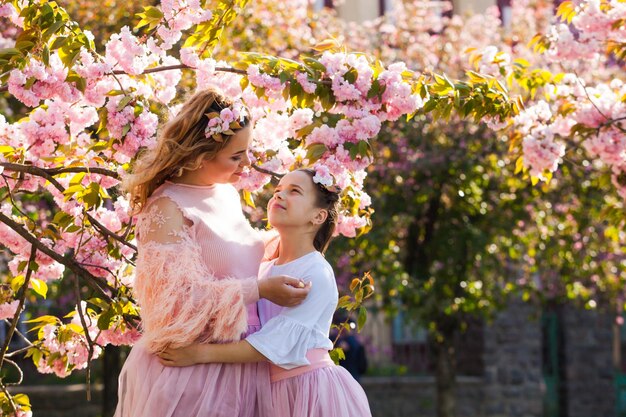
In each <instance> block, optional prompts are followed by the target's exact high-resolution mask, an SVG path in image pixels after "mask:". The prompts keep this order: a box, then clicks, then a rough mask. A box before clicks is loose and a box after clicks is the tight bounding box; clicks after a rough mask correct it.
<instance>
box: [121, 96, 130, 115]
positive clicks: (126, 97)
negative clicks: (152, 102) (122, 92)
mask: <svg viewBox="0 0 626 417" xmlns="http://www.w3.org/2000/svg"><path fill="white" fill-rule="evenodd" d="M132 100H133V96H125V97H124V98H123V99H121V100H120V102H119V103H118V104H117V111H118V112H120V111H122V110H124V107H126V106H127V105H128V103H130V102H131V101H132Z"/></svg>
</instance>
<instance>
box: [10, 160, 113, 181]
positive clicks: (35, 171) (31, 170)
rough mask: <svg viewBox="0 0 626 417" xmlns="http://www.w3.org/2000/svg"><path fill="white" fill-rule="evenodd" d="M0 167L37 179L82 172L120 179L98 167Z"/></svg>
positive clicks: (14, 165)
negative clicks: (37, 177)
mask: <svg viewBox="0 0 626 417" xmlns="http://www.w3.org/2000/svg"><path fill="white" fill-rule="evenodd" d="M0 166H1V167H4V169H6V170H7V171H15V172H25V173H27V174H32V175H37V176H39V177H43V176H44V175H43V174H44V173H45V174H47V175H50V176H55V175H60V174H66V173H72V172H75V173H79V172H84V173H86V174H98V175H105V176H107V177H111V178H115V179H117V180H119V179H120V176H119V174H118V173H117V172H115V171H112V170H110V169H106V168H98V167H93V168H92V167H64V168H39V167H36V166H33V165H23V164H13V163H10V162H0ZM45 178H47V177H45Z"/></svg>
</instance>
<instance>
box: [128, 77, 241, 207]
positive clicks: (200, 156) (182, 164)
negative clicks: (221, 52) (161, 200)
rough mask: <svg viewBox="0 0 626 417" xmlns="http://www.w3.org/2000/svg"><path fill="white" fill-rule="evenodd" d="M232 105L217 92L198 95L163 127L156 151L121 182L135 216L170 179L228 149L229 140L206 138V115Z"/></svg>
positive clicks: (145, 155) (139, 160)
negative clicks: (155, 191) (128, 196)
mask: <svg viewBox="0 0 626 417" xmlns="http://www.w3.org/2000/svg"><path fill="white" fill-rule="evenodd" d="M232 105H233V102H232V101H231V100H229V99H228V98H226V97H224V95H223V94H221V93H220V92H218V91H217V90H213V89H207V90H203V91H199V92H197V93H195V94H194V95H192V96H191V97H190V98H189V99H188V100H187V101H186V102H185V103H184V104H183V106H182V108H181V109H180V111H179V113H178V114H177V115H176V117H174V119H172V120H170V121H169V122H167V123H166V124H165V125H164V126H163V128H162V131H161V132H160V134H159V137H158V139H157V143H156V145H155V147H154V148H151V149H147V150H144V151H142V152H141V153H140V154H139V156H138V158H137V160H136V161H135V163H134V165H133V169H132V173H131V174H130V175H128V176H127V177H126V178H125V179H124V181H123V182H122V189H123V190H124V191H126V192H128V193H130V206H131V209H132V212H133V214H136V213H138V212H140V211H141V210H142V209H143V207H144V206H145V204H146V200H147V199H148V198H149V197H150V196H151V195H152V193H153V192H154V190H156V189H157V188H158V187H159V186H160V185H161V184H163V183H164V182H165V181H166V180H167V179H170V178H173V177H178V176H180V175H182V174H183V172H184V171H185V170H195V169H198V168H199V167H200V165H201V164H202V162H203V161H204V160H210V159H213V158H214V157H215V155H217V153H218V152H219V151H221V150H222V149H223V148H224V147H225V146H226V144H227V143H228V141H227V140H223V141H216V140H215V139H214V138H213V137H208V138H207V137H206V136H205V133H204V131H205V129H206V127H207V124H208V122H209V119H208V117H207V116H206V114H207V113H212V112H217V113H219V112H220V111H221V110H222V109H224V108H227V107H231V108H232ZM248 123H249V119H248V118H247V117H246V118H245V119H244V120H242V121H240V123H239V124H240V126H241V129H243V128H245V127H246V126H247V125H248Z"/></svg>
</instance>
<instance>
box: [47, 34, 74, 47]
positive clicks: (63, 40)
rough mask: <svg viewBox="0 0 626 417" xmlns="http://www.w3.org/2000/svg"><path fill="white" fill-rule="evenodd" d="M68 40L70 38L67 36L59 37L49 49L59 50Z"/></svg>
mask: <svg viewBox="0 0 626 417" xmlns="http://www.w3.org/2000/svg"><path fill="white" fill-rule="evenodd" d="M69 40H70V38H69V37H68V36H59V37H58V38H56V39H55V40H54V41H53V42H52V45H51V46H50V49H52V50H54V49H59V48H61V47H63V46H65V45H66V44H67V43H68V41H69Z"/></svg>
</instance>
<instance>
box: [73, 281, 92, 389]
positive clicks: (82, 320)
mask: <svg viewBox="0 0 626 417" xmlns="http://www.w3.org/2000/svg"><path fill="white" fill-rule="evenodd" d="M74 291H75V294H76V309H77V310H78V317H79V318H80V323H81V324H82V325H83V331H84V332H85V339H86V340H87V345H88V346H89V355H88V356H87V376H86V378H87V401H91V359H92V358H93V340H91V336H89V326H87V322H86V321H85V315H84V313H83V306H82V305H81V301H82V299H81V297H80V284H79V282H78V277H74ZM90 320H91V317H90Z"/></svg>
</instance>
